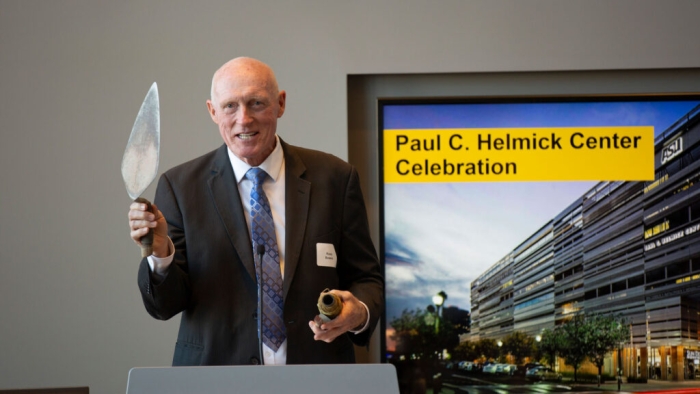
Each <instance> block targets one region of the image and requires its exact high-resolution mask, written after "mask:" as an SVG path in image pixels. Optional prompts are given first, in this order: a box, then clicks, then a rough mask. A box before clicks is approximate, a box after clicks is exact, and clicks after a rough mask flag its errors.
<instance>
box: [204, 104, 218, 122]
mask: <svg viewBox="0 0 700 394" xmlns="http://www.w3.org/2000/svg"><path fill="white" fill-rule="evenodd" d="M207 110H208V111H209V116H211V120H213V121H214V123H216V124H219V122H218V121H217V120H216V107H214V103H213V102H212V101H211V100H207Z"/></svg>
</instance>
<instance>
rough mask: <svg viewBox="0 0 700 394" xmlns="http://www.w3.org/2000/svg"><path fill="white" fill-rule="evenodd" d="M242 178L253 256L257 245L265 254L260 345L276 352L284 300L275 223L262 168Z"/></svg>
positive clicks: (283, 332) (282, 336) (282, 337)
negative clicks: (247, 196) (246, 192)
mask: <svg viewBox="0 0 700 394" xmlns="http://www.w3.org/2000/svg"><path fill="white" fill-rule="evenodd" d="M245 176H246V178H248V179H249V180H251V181H252V182H253V189H252V190H251V191H250V229H251V239H252V241H253V252H254V253H255V250H256V248H257V245H265V254H264V255H263V259H262V260H263V261H262V283H263V304H262V305H263V307H262V310H263V313H262V321H263V343H264V344H265V345H267V347H269V348H270V349H272V350H274V351H275V352H276V351H277V349H279V347H280V345H282V342H284V340H285V338H286V337H287V334H286V329H285V327H284V320H283V311H284V297H283V295H282V274H281V273H280V255H279V250H278V249H277V237H276V235H275V223H274V222H273V221H272V211H271V210H270V203H269V201H268V200H267V196H265V192H264V191H263V188H262V184H263V181H264V180H265V177H267V173H266V172H265V170H263V169H261V168H251V169H250V170H248V172H247V173H246V174H245ZM256 257H257V256H256ZM258 260H259V259H258V258H256V259H255V264H256V270H257V269H258V268H259V267H258V264H260V262H259V261H258ZM256 272H259V271H256ZM258 280H259V279H258Z"/></svg>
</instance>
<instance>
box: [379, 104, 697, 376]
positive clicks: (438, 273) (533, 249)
mask: <svg viewBox="0 0 700 394" xmlns="http://www.w3.org/2000/svg"><path fill="white" fill-rule="evenodd" d="M699 105H700V98H699V97H698V96H677V97H652V96H645V97H619V98H618V97H579V98H577V97H572V98H566V99H562V98H513V99H508V98H504V99H498V100H490V101H486V100H482V101H477V100H470V101H462V102H454V101H448V102H445V101H442V102H441V101H423V102H416V101H390V100H387V101H384V102H380V145H381V147H380V158H381V159H380V163H381V164H380V165H381V169H382V178H381V182H382V184H381V188H382V194H381V196H380V200H381V230H382V244H381V259H382V260H383V266H384V270H385V278H386V312H385V319H383V326H384V327H383V340H382V342H383V352H384V354H383V357H385V359H386V360H388V361H390V362H392V363H395V364H400V363H401V362H408V361H409V360H414V361H415V363H413V364H412V365H417V366H418V367H417V369H414V370H413V372H412V374H414V375H416V374H419V375H420V374H423V375H428V374H432V373H434V372H435V370H433V369H431V371H422V372H420V371H421V368H422V369H425V368H426V365H428V364H430V365H436V364H440V365H442V367H443V368H447V367H448V366H449V368H454V369H457V368H459V367H458V364H459V363H462V364H461V365H466V364H464V363H466V362H469V363H471V362H477V360H475V359H476V357H473V358H471V359H466V358H465V357H468V356H465V355H464V353H460V352H459V351H457V352H455V349H456V348H457V346H458V345H459V344H460V343H462V342H465V341H473V342H476V341H478V340H480V339H493V340H494V341H500V340H503V339H504V338H505V337H507V336H508V335H510V334H512V333H513V332H516V331H517V332H522V333H523V334H524V335H527V336H531V337H532V338H533V340H534V338H536V337H538V336H539V334H540V333H541V332H542V331H543V330H545V329H553V328H554V327H555V326H556V325H557V324H560V323H562V322H563V321H564V320H565V319H567V318H568V317H567V316H568V314H570V313H582V312H584V311H596V312H600V313H602V312H606V313H607V312H610V313H612V312H615V313H617V314H622V315H625V313H627V312H625V311H627V310H628V309H629V308H628V307H627V306H625V305H624V303H622V301H620V300H622V299H625V300H626V301H625V302H627V301H629V302H632V303H633V304H634V305H635V307H636V306H639V308H638V310H641V311H642V312H641V314H640V316H636V315H635V316H632V314H630V313H628V315H629V316H628V315H625V316H626V319H627V320H626V321H629V322H631V325H630V326H631V327H632V333H631V339H630V340H628V341H627V342H629V346H630V347H631V348H634V347H641V346H642V342H644V345H643V346H646V345H647V342H646V341H647V338H646V334H645V333H646V332H647V329H646V328H645V327H646V325H648V321H645V319H646V320H648V318H647V317H642V316H646V315H645V313H644V310H645V308H647V306H645V305H647V304H650V303H651V304H653V302H652V298H653V297H655V295H654V294H652V293H651V292H652V290H653V289H650V288H649V287H650V286H647V285H649V284H651V283H653V280H652V279H653V278H652V277H649V278H647V277H646V276H645V275H648V273H647V272H646V271H645V258H646V259H649V258H651V257H650V255H647V256H646V257H645V255H644V253H645V250H647V253H650V251H651V249H654V248H656V247H660V246H661V245H662V244H664V242H665V243H671V242H673V240H671V239H670V238H667V239H666V241H664V238H663V237H664V236H666V237H669V234H672V233H673V231H672V230H669V228H671V227H674V228H675V229H676V230H678V229H685V228H692V229H695V224H696V222H695V218H696V217H697V218H698V225H699V226H697V227H698V228H700V205H698V207H697V212H693V213H692V215H691V214H690V213H688V212H690V210H691V208H687V209H686V211H684V212H686V213H687V214H685V215H686V216H687V218H685V219H677V220H676V221H679V220H680V222H679V223H673V224H670V223H669V219H668V218H667V214H670V211H671V210H673V209H676V208H669V207H666V208H663V206H659V201H663V200H664V199H665V198H666V197H658V196H657V194H658V193H661V194H663V193H667V192H665V191H659V190H656V191H654V192H653V193H652V190H651V189H654V187H655V186H654V185H657V186H659V185H660V184H661V183H663V182H664V181H665V180H666V181H668V183H667V184H666V185H665V186H663V187H662V186H659V189H664V190H666V189H665V188H666V187H667V186H668V187H670V186H669V185H670V184H671V181H670V180H672V179H673V177H674V175H673V174H675V173H676V172H678V171H680V172H683V171H686V172H689V173H688V174H687V177H692V176H693V174H694V173H695V172H697V173H698V174H700V161H699V162H696V163H695V162H694V160H695V159H693V158H689V157H691V154H690V151H693V149H695V151H697V152H696V154H695V155H696V156H693V157H696V158H697V159H700V148H698V145H700V129H697V128H696V127H697V126H696V124H697V123H698V119H700V116H698V112H700V110H699V108H700V107H699ZM679 139H680V140H679ZM679 141H680V142H679ZM681 145H682V146H681ZM676 162H678V163H679V164H678V166H679V169H678V170H673V169H672V167H673V166H674V165H675V164H674V163H676ZM691 162H692V163H694V164H692V163H691ZM674 171H675V172H674ZM664 174H665V175H664ZM683 176H684V177H685V176H686V175H683ZM664 177H665V178H664ZM678 187H681V188H682V186H678ZM693 187H694V183H692V182H691V183H690V184H689V185H688V186H687V187H686V190H688V189H690V188H693ZM649 188H651V189H649ZM694 192H697V190H695V189H694V188H693V193H694ZM669 193H670V192H669ZM661 194H658V195H659V196H660V195H661ZM652 198H653V199H656V200H653V199H652ZM697 200H700V194H698V198H697ZM699 204H700V203H699ZM654 209H656V210H657V211H659V212H657V214H656V216H654V215H653V212H652V210H654ZM664 209H665V210H664ZM649 215H651V216H649ZM680 215H681V216H683V215H684V214H680ZM695 215H697V216H695ZM681 222H682V223H681ZM596 226H597V227H596ZM616 226H617V227H616ZM682 231H685V230H682ZM594 232H595V234H594ZM574 233H575V234H577V235H567V234H574ZM662 233H663V234H662ZM693 233H694V230H693V231H691V232H690V233H689V234H688V235H689V236H691V235H692V236H694V235H693ZM596 234H597V235H596ZM566 237H568V238H566ZM596 237H597V238H596ZM565 238H566V241H565ZM679 242H680V241H679ZM657 245H658V246H657ZM625 248H626V249H625ZM623 250H624V255H620V256H622V257H620V256H618V257H615V258H613V257H610V258H608V257H600V256H603V255H606V256H612V255H613V254H615V253H618V252H616V251H620V252H619V253H622V252H621V251H623ZM602 251H605V252H604V253H603V252H602ZM619 253H618V254H619ZM698 253H699V254H700V250H699V251H698ZM624 256H627V257H624ZM630 256H634V257H630ZM652 257H653V256H652ZM654 258H655V257H654ZM615 259H617V260H615ZM687 260H688V261H687V262H686V263H685V264H686V266H687V269H686V268H681V269H680V271H679V272H680V273H679V274H678V275H680V276H678V275H677V276H673V275H672V272H671V271H670V269H668V268H667V269H665V270H664V273H663V281H666V282H668V283H671V282H673V283H675V281H676V280H677V278H680V279H681V281H683V280H684V279H683V278H685V276H688V278H689V279H688V282H692V281H693V279H692V278H693V276H692V274H693V272H695V271H696V270H697V271H698V273H699V274H700V263H697V262H696V263H691V262H690V259H687ZM658 261H660V260H658ZM594 267H597V268H594ZM647 267H650V265H648V264H647ZM593 269H597V270H600V271H601V273H600V275H602V276H601V277H600V278H602V277H603V276H606V277H607V279H604V280H603V279H600V278H598V277H597V276H595V275H597V274H593V271H592V270H593ZM656 274H657V275H660V274H658V273H656ZM640 275H641V276H640ZM584 277H585V278H587V280H584ZM698 277H700V275H698ZM571 278H573V279H571ZM591 278H594V279H595V281H591V280H590V279H591ZM640 278H641V282H640ZM659 280H661V279H659ZM621 281H623V282H624V284H621ZM698 282H700V280H699V281H698ZM659 283H661V282H659ZM684 283H685V282H684ZM606 286H607V287H606ZM694 286H698V285H697V283H695V284H694ZM651 287H655V286H651ZM606 289H607V290H606ZM654 291H655V290H654ZM623 293H624V294H625V295H624V296H622V294H623ZM645 294H646V295H645ZM683 294H684V296H683V297H681V298H683V299H679V300H678V302H677V304H678V305H679V307H680V306H681V305H686V304H689V303H692V300H696V299H697V300H700V288H699V290H692V289H691V290H688V291H686V292H685V293H683ZM616 297H617V298H616ZM651 304H650V305H651ZM696 304H697V303H696ZM605 305H607V306H605ZM615 305H617V306H615ZM651 306H652V307H653V305H651ZM606 308H607V309H606ZM696 315H697V314H696ZM681 320H682V319H681V318H680V316H679V317H678V322H679V323H678V324H680V321H681ZM696 320H697V317H696ZM416 322H418V323H420V324H418V323H416ZM396 326H398V327H396ZM426 327H427V328H426ZM686 328H687V327H686ZM421 330H427V331H429V333H421ZM642 330H643V332H642ZM679 330H680V327H679ZM693 330H694V334H693V335H688V337H687V338H685V337H684V338H680V337H679V338H676V339H678V340H677V341H676V339H673V340H671V342H673V344H676V343H679V344H680V343H681V342H679V341H681V340H682V341H686V340H687V341H690V342H688V343H687V344H686V349H688V348H689V346H696V347H697V346H700V342H698V333H697V325H696V326H694V328H693ZM687 331H689V330H687ZM663 335H665V334H663ZM663 335H662V334H659V336H658V340H659V341H661V342H658V345H659V346H661V345H663V344H662V342H663V340H665V339H664V338H662V337H663ZM693 338H694V339H693ZM669 340H670V339H669ZM674 341H675V342H674ZM671 342H669V345H671V344H672V343H671ZM681 353H682V352H681ZM460 356H461V357H460ZM478 356H480V358H481V361H482V362H488V361H489V360H488V357H483V356H484V355H483V354H478ZM528 359H530V360H531V359H532V357H528ZM418 360H423V362H419V361H418ZM425 360H431V361H430V363H427V362H425ZM514 361H515V360H511V363H514ZM518 362H520V363H522V362H523V360H522V359H520V360H518ZM630 363H631V361H630ZM431 368H432V367H431ZM629 368H630V371H632V369H634V368H632V367H631V366H630V367H629ZM639 368H641V367H639V366H637V368H636V370H639ZM646 368H649V370H651V369H653V365H652V366H646ZM635 373H638V372H635ZM686 373H687V372H686ZM427 378H428V380H430V377H427Z"/></svg>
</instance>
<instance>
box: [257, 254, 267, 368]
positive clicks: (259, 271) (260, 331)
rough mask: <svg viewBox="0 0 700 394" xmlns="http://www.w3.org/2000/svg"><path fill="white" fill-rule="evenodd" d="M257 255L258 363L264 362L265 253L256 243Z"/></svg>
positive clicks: (262, 363)
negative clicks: (263, 277) (263, 278)
mask: <svg viewBox="0 0 700 394" xmlns="http://www.w3.org/2000/svg"><path fill="white" fill-rule="evenodd" d="M255 251H256V252H257V255H258V263H259V264H258V266H257V270H256V271H257V272H256V274H257V276H258V350H259V351H260V365H264V364H265V357H264V356H263V325H262V306H263V282H262V272H263V269H262V265H263V255H264V254H265V245H262V244H258V246H257V248H256V250H255Z"/></svg>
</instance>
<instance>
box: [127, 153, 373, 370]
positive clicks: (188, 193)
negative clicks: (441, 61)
mask: <svg viewBox="0 0 700 394" xmlns="http://www.w3.org/2000/svg"><path fill="white" fill-rule="evenodd" d="M282 148H283V151H284V157H285V166H286V169H285V174H286V175H285V177H286V178H285V180H286V191H285V233H286V240H285V243H286V247H285V269H284V270H285V271H284V320H285V323H286V327H287V363H288V364H317V363H350V362H354V348H353V346H352V344H353V342H354V343H355V344H357V345H366V344H367V343H368V341H369V337H370V335H371V333H372V330H373V328H374V327H375V326H376V323H377V319H378V318H379V316H380V314H381V313H382V308H383V285H384V282H383V278H382V276H381V272H380V269H379V263H378V260H377V255H376V252H375V249H374V246H373V244H372V241H371V239H370V237H369V227H368V223H367V213H366V210H365V205H364V201H363V198H362V192H361V190H360V184H359V178H358V175H357V171H356V170H355V168H354V167H352V166H351V165H349V164H347V163H345V162H344V161H342V160H340V159H338V158H336V157H334V156H331V155H328V154H325V153H321V152H318V151H312V150H308V149H303V148H299V147H294V146H290V145H288V144H286V143H284V142H282ZM155 203H156V205H157V206H158V208H159V209H160V210H161V212H162V213H163V215H164V216H165V218H166V220H167V222H168V232H169V235H170V237H171V239H172V241H173V244H174V245H175V257H174V260H173V263H172V265H171V266H170V268H169V270H168V272H167V274H166V276H165V278H164V279H162V280H161V281H156V280H154V279H153V278H152V276H151V275H150V269H149V266H148V262H147V260H146V259H143V260H142V261H141V265H140V267H139V273H138V285H139V288H140V290H141V294H142V297H143V302H144V304H145V306H146V310H147V311H148V313H149V314H151V315H152V316H153V317H155V318H157V319H162V320H166V319H169V318H171V317H172V316H174V315H176V314H178V313H180V312H182V319H181V323H180V331H179V334H178V340H177V343H176V344H175V354H174V357H173V365H240V364H255V363H257V362H258V360H260V359H261V355H260V354H259V350H258V339H257V320H256V309H257V285H256V279H255V265H254V260H253V247H252V243H251V241H250V235H249V232H248V227H247V225H246V220H245V217H244V214H245V213H244V210H243V207H242V205H241V201H240V196H239V193H238V187H237V184H236V179H235V176H234V174H233V169H232V167H231V162H230V160H229V157H228V153H227V147H226V145H223V146H221V148H219V149H217V150H215V151H213V152H210V153H208V154H206V155H204V156H202V157H199V158H197V159H195V160H192V161H190V162H188V163H185V164H182V165H180V166H177V167H175V168H173V169H171V170H169V171H167V172H166V173H165V174H163V175H162V176H161V178H160V181H159V183H158V188H157V191H156V197H155ZM317 243H332V244H333V245H334V247H335V250H336V254H337V266H336V267H335V268H329V267H321V266H318V265H317V262H316V244H317ZM326 288H330V289H340V290H348V291H350V292H352V293H353V294H354V295H355V297H357V298H358V299H359V300H360V301H363V302H364V303H365V304H366V305H367V307H368V308H369V311H370V316H371V321H370V329H368V330H367V331H365V332H363V333H361V334H359V335H355V334H352V333H347V334H345V335H342V336H340V337H338V338H336V340H335V341H333V342H331V343H325V342H321V341H314V339H313V332H312V331H311V329H310V328H309V326H308V322H309V320H312V319H313V317H314V316H315V315H317V314H318V309H317V307H316V302H317V300H318V296H319V294H320V293H321V291H322V290H324V289H326Z"/></svg>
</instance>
